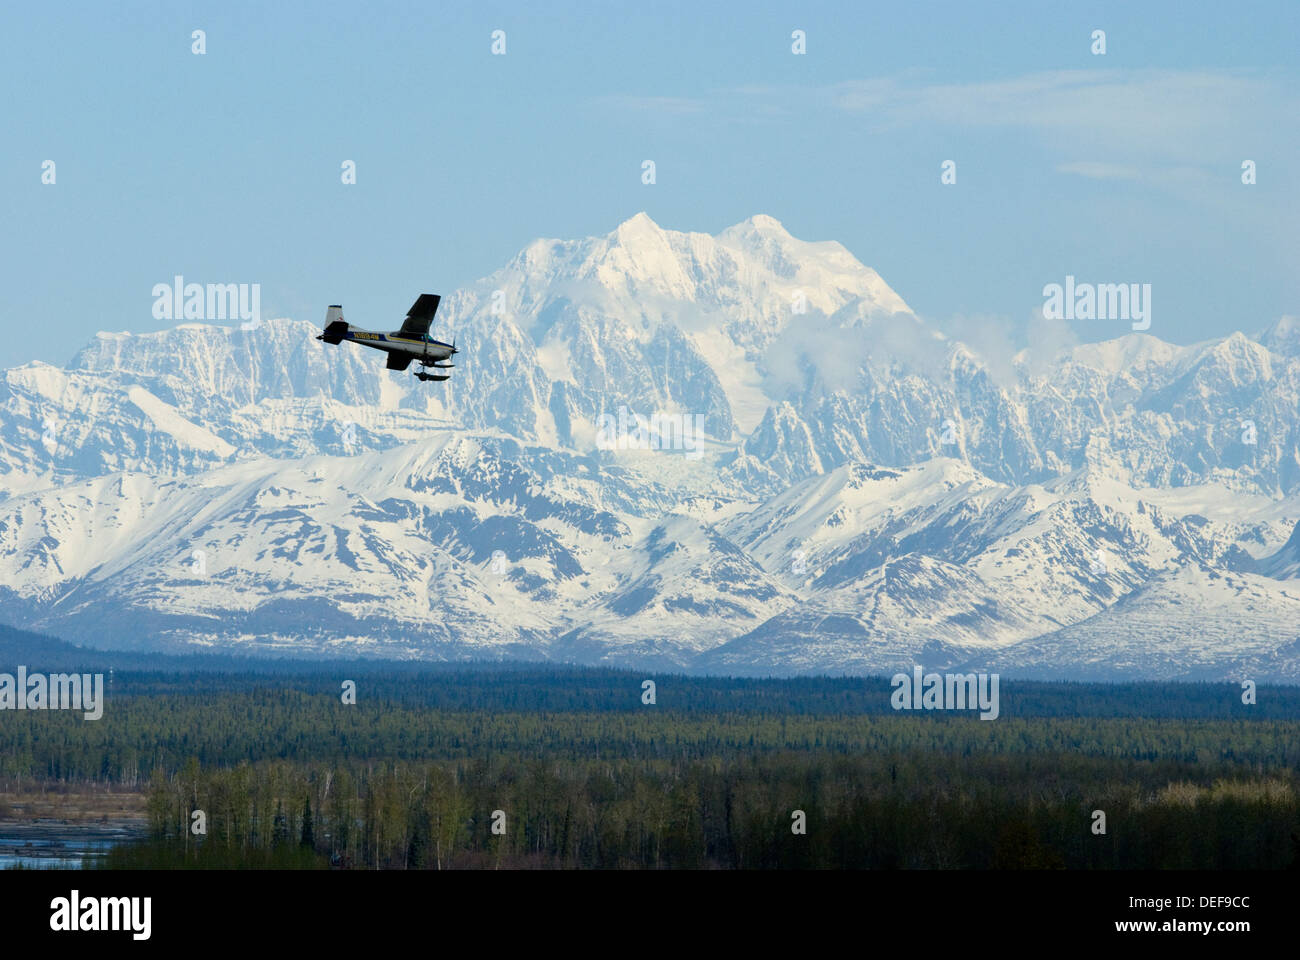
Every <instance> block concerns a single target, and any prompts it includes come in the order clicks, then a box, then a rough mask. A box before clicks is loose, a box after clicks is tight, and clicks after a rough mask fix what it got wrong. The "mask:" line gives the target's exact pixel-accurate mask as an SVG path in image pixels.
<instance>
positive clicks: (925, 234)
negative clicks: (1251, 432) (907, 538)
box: [0, 2, 1300, 366]
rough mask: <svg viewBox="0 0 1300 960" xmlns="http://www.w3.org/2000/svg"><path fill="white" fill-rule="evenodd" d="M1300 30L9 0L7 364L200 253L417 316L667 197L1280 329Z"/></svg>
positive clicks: (3, 15)
mask: <svg viewBox="0 0 1300 960" xmlns="http://www.w3.org/2000/svg"><path fill="white" fill-rule="evenodd" d="M194 29H203V30H205V31H206V41H207V53H206V54H205V55H204V56H195V55H193V54H192V53H191V39H190V35H191V31H192V30H194ZM495 29H503V30H505V31H506V38H507V41H506V42H507V53H506V55H505V56H503V57H502V56H492V55H491V53H490V44H491V39H490V34H491V33H492V31H493V30H495ZM794 29H802V30H805V31H806V33H807V51H808V52H807V54H806V55H803V56H795V55H793V54H792V53H791V49H790V45H791V38H790V35H791V31H792V30H794ZM1095 29H1102V30H1105V31H1106V44H1107V52H1106V54H1105V55H1104V56H1094V55H1093V54H1092V53H1091V51H1090V47H1091V39H1090V35H1091V33H1092V31H1093V30H1095ZM1297 36H1300V4H1297V3H1294V2H1277V3H1250V2H1245V3H1234V4H1210V3H1141V4H1131V3H1115V4H1088V3H1071V4H1061V5H1057V4H1047V3H1042V2H1032V3H996V4H974V3H965V2H961V3H958V2H953V3H901V4H889V5H884V4H875V3H871V4H865V3H844V4H839V3H815V2H814V3H786V4H775V3H753V2H747V3H743V4H741V3H735V4H722V3H717V4H714V3H707V4H702V3H698V2H697V3H678V2H667V3H664V2H656V3H653V4H637V5H635V6H634V5H631V4H622V3H620V4H612V3H596V2H590V3H558V2H548V3H545V4H530V5H523V4H519V5H514V4H482V3H475V4H470V3H466V4H443V3H436V4H435V3H413V4H404V3H378V4H372V3H365V4H360V3H312V4H297V3H288V2H274V3H242V2H235V3H220V4H184V3H141V2H125V3H122V4H114V5H102V4H90V3H84V4H61V3H57V2H56V3H51V4H22V5H17V4H7V5H5V7H4V10H3V12H0V84H3V88H4V92H5V95H4V97H3V98H0V213H2V215H3V221H4V223H5V225H6V228H7V229H5V230H4V232H3V238H2V239H0V264H3V273H2V274H0V276H2V277H3V280H4V283H3V297H0V324H2V325H3V329H4V331H5V332H6V333H7V334H10V335H11V336H10V337H6V338H5V339H4V341H3V342H0V365H4V366H9V365H13V364H18V363H23V362H26V361H27V360H31V359H41V360H46V361H49V362H55V363H64V362H66V361H67V360H68V359H69V357H70V356H71V355H72V354H73V353H74V352H75V350H76V349H77V348H78V347H79V346H80V345H81V344H82V343H83V342H84V341H85V340H86V339H87V338H88V337H90V336H91V335H93V333H94V332H95V331H97V330H101V329H108V330H122V329H129V330H134V331H144V330H151V329H158V328H159V327H162V326H166V325H168V324H166V323H165V322H161V321H157V320H154V319H153V317H152V316H151V312H150V311H151V307H152V302H153V301H152V296H151V290H152V288H153V285H154V284H156V283H159V282H169V281H170V279H171V277H172V276H173V275H175V274H182V275H184V276H185V277H186V279H187V280H190V281H197V282H201V283H204V282H221V283H232V282H235V283H237V282H257V283H260V284H261V287H262V304H263V314H264V315H267V316H295V317H302V318H306V319H311V320H313V321H319V320H320V319H322V317H323V315H324V308H325V305H327V304H329V303H333V302H343V303H344V304H346V305H347V307H348V310H349V317H350V318H352V317H355V318H356V321H355V322H358V323H360V322H364V321H366V320H373V321H374V322H375V323H376V325H379V326H382V325H383V324H384V323H385V322H387V321H389V320H393V319H395V318H396V317H398V316H400V314H401V312H402V310H403V309H404V308H405V307H406V306H407V305H409V303H410V301H411V300H412V299H413V297H414V295H415V294H416V293H418V292H421V291H432V292H439V293H444V294H445V293H449V292H451V291H452V290H454V289H455V288H456V287H458V286H461V285H464V284H466V283H469V282H471V281H472V280H474V279H476V278H478V277H480V276H482V275H484V274H487V273H490V272H491V271H492V270H494V269H496V268H497V267H498V266H500V265H501V264H502V263H503V262H504V261H505V260H506V259H508V258H509V257H510V256H511V255H513V254H514V253H515V252H516V251H517V250H518V249H520V248H521V247H522V246H524V245H525V244H526V243H527V242H528V241H529V240H531V239H533V238H535V237H539V236H552V237H579V236H587V235H592V234H603V233H606V232H608V231H610V230H612V229H613V228H614V227H615V226H616V225H617V224H618V223H619V222H621V221H622V220H624V219H626V218H628V217H629V216H631V215H633V214H634V213H636V212H637V211H639V210H645V211H646V212H648V213H649V214H650V216H651V217H653V218H654V219H655V220H656V221H657V222H658V223H659V224H661V225H662V226H664V227H669V228H673V229H681V230H696V231H703V232H708V233H716V232H718V231H719V230H721V229H723V228H725V227H726V226H728V225H730V224H733V223H735V222H737V221H739V220H742V219H744V218H745V217H748V216H750V215H752V214H755V213H766V214H770V215H772V216H774V217H776V218H778V219H779V220H781V221H782V222H783V223H784V224H785V225H786V227H787V229H789V230H790V232H791V233H793V234H794V235H795V236H797V237H801V238H803V239H809V240H826V239H833V240H838V241H840V242H841V243H843V244H844V245H845V246H846V247H848V248H849V249H850V250H851V251H852V252H853V253H854V254H855V255H856V256H857V257H858V258H859V259H860V260H862V261H863V262H864V263H866V264H868V265H870V266H872V267H874V268H876V269H877V270H879V271H880V273H881V275H882V276H883V277H884V278H885V280H886V281H887V282H888V283H889V284H890V285H891V286H892V287H893V288H894V289H895V290H897V291H898V292H899V294H900V295H901V296H902V297H903V298H904V299H905V300H907V301H908V302H909V303H910V304H911V305H912V307H913V308H914V309H915V310H916V311H917V312H918V313H920V314H921V315H922V316H924V317H926V318H927V319H929V320H931V321H933V322H935V323H936V324H939V325H941V326H952V325H954V324H955V325H957V326H960V325H961V324H962V323H971V322H979V323H985V322H994V323H997V324H1005V325H1006V326H1007V327H1008V328H1016V329H1018V328H1022V327H1023V326H1024V325H1025V324H1027V323H1031V322H1032V319H1031V318H1032V315H1033V312H1034V311H1035V310H1036V309H1037V308H1039V307H1040V306H1041V305H1042V302H1043V297H1042V292H1041V291H1042V288H1043V286H1044V284H1047V283H1053V282H1061V281H1063V280H1064V277H1065V276H1066V274H1073V275H1074V276H1076V277H1077V278H1079V279H1080V280H1081V281H1094V282H1142V283H1150V284H1152V290H1153V294H1152V299H1153V305H1152V312H1153V318H1152V320H1153V322H1152V326H1151V329H1150V331H1149V332H1150V333H1151V334H1154V335H1156V336H1159V337H1161V338H1163V339H1166V340H1171V341H1174V342H1180V343H1187V342H1192V341H1195V340H1198V339H1203V338H1206V337H1210V336H1216V335H1221V334H1224V333H1227V332H1230V331H1232V330H1235V329H1243V330H1246V331H1248V332H1250V331H1255V330H1258V329H1260V328H1262V327H1264V326H1266V325H1268V324H1270V323H1272V322H1273V321H1274V320H1276V319H1277V318H1278V317H1279V316H1281V315H1283V314H1287V313H1290V314H1296V313H1300V270H1297V265H1298V264H1300V231H1297V224H1298V223H1300V187H1298V185H1297V175H1298V173H1300V171H1298V169H1297V165H1298V164H1300V132H1298V125H1300V119H1298V118H1300V94H1298V92H1297V89H1298V88H1297V66H1296V59H1297V54H1296V37H1297ZM645 159H653V160H654V161H655V163H656V166H657V183H655V184H654V185H653V186H646V185H643V184H642V183H641V163H642V161H643V160H645ZM1245 159H1250V160H1253V161H1255V162H1256V164H1257V169H1258V173H1257V176H1258V183H1257V184H1255V185H1254V186H1245V185H1243V184H1242V183H1241V162H1242V160H1245ZM46 160H54V161H55V163H56V164H57V167H56V171H57V183H56V184H55V185H53V186H47V185H43V184H42V183H41V165H42V163H43V162H44V161H46ZM344 160H353V161H355V162H356V164H357V183H356V184H355V185H352V186H345V185H343V184H342V183H341V182H340V164H341V163H342V162H343V161H344ZM944 160H954V161H955V162H956V164H957V183H956V184H955V185H952V186H944V185H942V184H941V183H940V164H941V163H942V162H943V161H944ZM1075 328H1076V333H1077V335H1078V336H1079V337H1080V338H1081V339H1084V340H1093V339H1105V338H1109V337H1113V336H1118V335H1121V334H1123V333H1125V332H1127V326H1126V325H1125V324H1124V323H1122V322H1118V321H1094V322H1091V323H1089V322H1078V323H1077V324H1076V325H1075ZM15 334H16V335H17V336H13V335H15Z"/></svg>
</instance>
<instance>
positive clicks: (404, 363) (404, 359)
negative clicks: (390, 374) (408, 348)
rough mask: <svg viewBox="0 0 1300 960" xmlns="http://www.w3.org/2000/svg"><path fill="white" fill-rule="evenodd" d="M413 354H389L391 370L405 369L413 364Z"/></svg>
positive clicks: (389, 367)
mask: <svg viewBox="0 0 1300 960" xmlns="http://www.w3.org/2000/svg"><path fill="white" fill-rule="evenodd" d="M411 359H412V357H411V354H409V353H390V354H389V355H388V369H389V370H405V369H406V368H407V367H409V366H410V365H411Z"/></svg>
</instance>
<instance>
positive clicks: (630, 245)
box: [0, 214, 1300, 682]
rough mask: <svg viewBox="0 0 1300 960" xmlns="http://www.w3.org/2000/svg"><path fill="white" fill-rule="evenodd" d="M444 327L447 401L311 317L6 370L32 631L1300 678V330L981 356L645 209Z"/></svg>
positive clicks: (841, 251)
mask: <svg viewBox="0 0 1300 960" xmlns="http://www.w3.org/2000/svg"><path fill="white" fill-rule="evenodd" d="M406 295H407V294H406V293H403V296H406ZM325 302H338V298H337V297H331V296H330V295H326V297H325V298H324V299H323V300H322V304H324V303H325ZM322 315H323V306H322ZM358 322H362V323H363V324H365V325H368V326H381V324H380V323H379V322H377V321H376V322H371V323H365V321H363V320H359V321H358ZM393 325H394V326H396V323H394V324H393ZM436 326H437V331H438V333H439V335H440V337H455V338H456V339H457V342H458V345H459V346H460V348H461V352H460V354H459V355H458V357H457V369H456V370H455V372H454V375H453V377H452V379H451V380H449V381H447V382H446V383H443V384H439V385H438V386H437V387H434V388H431V387H430V386H428V385H425V384H420V383H417V382H416V381H415V380H414V379H413V378H412V377H410V375H409V374H402V373H394V372H389V371H386V370H385V369H384V368H383V364H382V362H381V361H382V358H380V357H379V356H378V355H377V354H375V353H374V352H371V351H362V350H360V349H357V348H356V347H355V346H353V345H350V344H342V345H339V346H327V345H325V344H322V343H320V342H319V341H317V340H315V335H316V333H318V332H319V327H318V325H317V324H316V323H314V322H312V321H309V320H303V319H296V320H291V319H275V320H266V321H263V322H262V323H261V324H260V325H259V326H258V327H257V328H255V329H251V330H245V329H241V327H240V326H239V324H237V323H236V324H233V325H218V324H198V323H187V324H183V325H181V326H178V327H175V328H173V329H169V330H164V331H161V332H157V333H147V334H129V333H101V334H99V335H97V336H96V337H95V338H94V340H93V341H92V342H91V343H89V344H87V345H86V346H85V347H84V348H83V349H82V350H81V351H80V352H79V353H78V354H77V355H76V356H75V357H73V358H72V360H71V362H69V363H68V364H67V365H66V366H64V367H56V366H52V365H49V364H45V363H37V362H33V363H28V364H26V365H23V366H20V367H17V368H13V369H9V370H5V371H3V374H2V376H0V573H2V574H3V575H2V576H0V621H3V622H6V623H9V624H11V625H13V626H16V627H20V628H22V629H26V630H39V631H42V632H45V633H50V634H54V635H56V636H59V637H61V638H64V639H66V640H69V641H71V642H73V643H77V644H81V645H85V646H92V647H100V648H111V649H132V650H139V651H151V650H152V651H164V650H165V651H173V652H176V651H195V650H220V651H222V652H232V653H245V654H247V653H252V654H266V655H287V654H291V655H295V656H322V657H326V656H333V655H345V656H357V655H363V656H376V657H386V658H403V659H405V658H425V659H439V660H448V659H482V658H488V659H504V658H519V659H553V660H567V661H576V662H582V663H609V664H616V665H620V666H635V667H643V668H645V669H647V670H688V671H706V672H715V673H730V674H751V675H767V674H804V673H823V672H830V673H850V674H861V673H879V672H886V673H892V672H894V671H895V670H910V669H911V667H912V666H913V665H915V664H921V665H923V666H924V667H926V668H927V669H931V668H933V669H946V668H963V669H988V670H995V671H999V672H1001V673H1004V674H1007V675H1010V676H1034V677H1062V678H1072V679H1093V678H1101V679H1224V678H1229V679H1256V680H1281V681H1287V682H1296V681H1298V680H1300V527H1298V526H1297V521H1300V322H1297V321H1295V320H1294V319H1292V318H1289V317H1284V318H1282V319H1280V320H1277V321H1276V322H1274V323H1272V324H1271V325H1269V326H1266V327H1265V328H1264V329H1263V330H1261V331H1260V332H1257V333H1254V334H1250V335H1247V334H1245V333H1234V334H1232V335H1230V336H1227V337H1224V338H1221V339H1218V340H1214V341H1209V342H1204V343H1197V344H1192V345H1174V344H1170V343H1166V342H1164V341H1162V340H1160V339H1157V338H1156V337H1154V336H1149V335H1146V334H1137V333H1133V334H1128V335H1125V336H1123V337H1120V338H1118V339H1114V340H1110V341H1105V342H1101V343H1091V344H1073V345H1071V344H1062V345H1060V346H1059V347H1056V348H1052V349H1028V348H1027V349H1024V350H1021V351H1019V352H1016V353H1014V354H1013V355H1010V356H1007V355H1000V356H985V355H981V354H980V353H978V352H977V351H976V350H975V349H973V348H972V347H971V346H969V345H967V344H964V343H962V342H960V341H959V340H957V339H955V338H953V337H951V336H947V335H945V334H944V333H942V332H941V331H940V330H938V329H937V328H935V327H934V326H933V325H931V324H929V323H927V322H926V321H924V320H922V319H920V318H918V317H917V316H916V315H915V314H914V312H913V311H912V310H911V309H910V308H909V307H908V305H907V304H906V303H905V302H904V301H903V300H902V298H901V297H899V296H898V294H896V293H895V292H894V291H893V290H891V289H890V287H889V286H888V285H887V284H886V283H885V281H884V280H883V279H882V278H881V277H880V276H879V274H877V273H876V272H875V271H874V270H872V269H870V268H869V267H867V266H864V265H863V264H861V263H859V262H858V261H857V259H856V258H854V257H853V255H852V254H850V253H849V252H848V251H847V250H846V249H845V248H844V247H843V246H841V245H840V244H838V243H834V242H818V243H812V242H806V241H802V240H798V239H796V238H794V237H792V236H791V235H790V234H789V233H788V232H787V231H786V230H785V229H784V228H783V227H782V225H781V224H780V223H778V222H777V221H776V220H774V219H772V218H771V217H766V216H755V217H752V218H750V219H749V220H746V221H744V222H743V223H740V224H737V225H736V226H733V227H730V228H728V229H726V230H723V231H722V232H721V233H719V234H717V235H716V236H711V235H707V234H697V233H684V232H677V231H672V230H666V229H663V228H661V227H660V226H658V225H657V224H655V223H654V222H653V221H652V220H651V219H650V218H649V217H647V216H646V215H645V214H638V215H637V216H635V217H632V218H631V219H630V220H628V221H626V222H625V223H623V224H621V225H619V226H618V227H617V228H616V229H615V230H614V231H613V232H611V233H609V234H608V235H606V236H602V237H593V238H587V239H582V240H538V241H535V242H534V243H532V244H530V245H529V246H528V247H526V248H525V249H524V250H522V251H521V252H520V253H519V254H518V255H517V256H516V257H514V259H512V260H511V261H510V262H509V263H507V264H506V265H505V266H503V267H502V268H501V269H500V270H498V271H497V272H495V273H493V274H492V275H490V276H488V277H485V278H483V279H482V280H480V281H479V282H478V283H476V284H474V285H472V286H471V287H469V288H466V289H463V290H459V291H456V292H454V293H451V294H450V295H448V296H446V297H444V298H443V302H442V306H441V309H440V311H439V314H438V317H437V321H436ZM612 422H617V423H619V425H620V436H619V438H618V440H619V442H617V443H612V444H611V443H610V442H609V436H608V431H607V430H602V424H605V425H607V424H609V423H612ZM665 423H667V424H676V425H677V426H678V428H680V426H681V425H682V424H687V425H698V427H699V428H700V430H701V431H702V432H701V433H700V434H698V435H696V434H693V433H691V432H690V431H688V432H687V433H686V434H685V438H684V441H683V435H682V432H681V430H680V429H678V430H677V433H676V434H675V435H674V434H673V432H672V430H671V429H670V430H669V431H668V432H667V433H665V432H664V431H663V429H662V425H663V424H665ZM629 425H630V426H631V429H630V430H629V429H628V426H629Z"/></svg>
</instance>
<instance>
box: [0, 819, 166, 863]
mask: <svg viewBox="0 0 1300 960" xmlns="http://www.w3.org/2000/svg"><path fill="white" fill-rule="evenodd" d="M143 828H144V824H142V823H138V822H136V821H115V822H109V823H76V824H72V823H64V822H63V821H61V820H48V821H42V820H37V821H35V822H26V823H4V824H0V870H9V869H12V868H14V867H23V868H25V869H28V870H81V869H83V868H84V866H85V865H86V862H87V860H88V859H89V858H92V857H96V856H99V855H100V854H103V853H105V852H107V851H108V850H110V849H112V848H113V847H115V846H117V845H118V844H120V843H134V842H135V841H137V840H139V839H140V838H141V836H142V835H143V833H144V829H143Z"/></svg>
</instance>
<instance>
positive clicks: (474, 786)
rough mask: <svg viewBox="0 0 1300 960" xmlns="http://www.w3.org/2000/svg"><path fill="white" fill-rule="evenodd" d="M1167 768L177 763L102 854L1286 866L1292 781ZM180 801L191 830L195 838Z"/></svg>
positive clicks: (828, 864)
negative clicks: (147, 829)
mask: <svg viewBox="0 0 1300 960" xmlns="http://www.w3.org/2000/svg"><path fill="white" fill-rule="evenodd" d="M1211 766H1216V765H1213V764H1212V765H1211ZM1170 772H1171V771H1169V770H1168V769H1166V768H1164V767H1162V766H1161V765H1159V764H1153V763H1151V762H1147V761H1139V760H1135V759H1122V760H1120V759H1114V758H1103V757H1087V756H1082V755H1078V754H1057V753H1053V754H1021V755H1014V756H1012V755H1007V756H992V755H987V754H985V755H981V756H965V757H964V756H961V755H960V754H946V755H943V754H940V755H935V754H929V753H926V752H924V751H917V750H913V751H911V752H907V753H889V754H880V755H868V756H829V755H826V754H819V753H818V754H813V753H798V752H791V751H779V752H774V753H769V754H761V755H750V756H744V757H739V756H732V757H731V758H730V759H724V758H721V757H714V758H711V759H709V760H707V761H701V760H689V759H681V758H674V757H669V758H660V759H648V758H631V757H624V758H620V759H615V760H591V759H587V760H577V759H571V760H565V761H552V760H539V759H535V758H534V759H529V758H528V757H526V756H523V755H510V756H498V757H495V758H494V759H493V760H491V761H483V760H478V761H462V762H454V763H438V764H431V763H401V762H397V763H392V762H384V763H340V764H294V763H286V762H278V761H276V762H267V763H263V764H256V765H253V764H247V763H243V764H239V765H238V766H236V767H234V768H233V769H226V770H206V769H203V768H202V767H200V766H199V764H197V763H195V762H191V763H189V764H187V765H186V766H185V767H184V768H183V769H182V770H181V771H180V772H178V773H176V774H173V775H170V776H169V775H166V774H164V773H163V772H162V771H159V772H157V773H156V774H155V776H154V778H153V780H152V782H151V784H150V790H149V810H150V823H151V829H152V833H153V839H152V840H151V841H150V842H149V843H144V844H139V845H123V846H121V847H118V848H116V849H115V850H113V851H112V852H111V853H110V854H109V855H108V856H107V858H106V860H105V861H104V866H107V867H114V868H124V867H187V866H188V867H223V868H230V867H322V868H323V867H327V866H330V865H334V866H336V867H351V868H354V869H453V868H467V867H474V868H492V867H502V868H527V867H537V868H563V867H583V868H605V869H619V868H645V869H656V868H659V869H669V868H694V869H699V868H736V869H767V868H784V869H792V868H793V869H798V868H809V869H811V868H837V869H909V868H916V869H927V868H928V869H983V868H992V869H1097V868H1101V869H1279V868H1284V867H1297V866H1300V856H1298V854H1300V839H1297V833H1298V832H1300V803H1298V802H1297V797H1298V794H1297V783H1296V781H1295V779H1294V775H1293V774H1292V773H1286V774H1281V775H1278V776H1274V777H1257V776H1244V777H1242V778H1240V779H1236V780H1227V779H1222V778H1217V779H1215V778H1211V776H1210V775H1209V774H1208V772H1207V771H1204V770H1202V771H1199V772H1198V773H1196V774H1194V775H1195V776H1196V777H1197V779H1186V780H1173V781H1171V780H1170V779H1169V773H1170ZM1183 772H1188V771H1183ZM196 811H202V819H203V826H204V828H205V830H206V833H205V834H204V835H202V836H196V835H195V834H194V833H193V831H192V829H191V828H192V825H193V824H194V823H195V822H196V817H195V812H196ZM1098 811H1100V813H1101V814H1104V817H1105V820H1104V832H1098V831H1097V828H1096V825H1098V824H1099V823H1101V821H1100V820H1099V818H1098ZM800 820H802V824H803V830H802V832H797V831H796V828H797V827H798V826H799V825H800ZM494 825H495V826H496V827H497V830H496V831H494V829H493V827H494Z"/></svg>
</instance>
